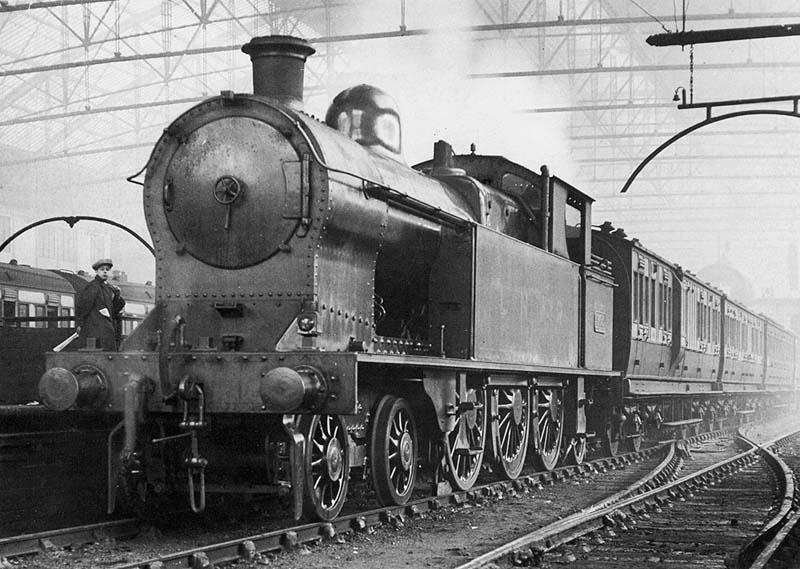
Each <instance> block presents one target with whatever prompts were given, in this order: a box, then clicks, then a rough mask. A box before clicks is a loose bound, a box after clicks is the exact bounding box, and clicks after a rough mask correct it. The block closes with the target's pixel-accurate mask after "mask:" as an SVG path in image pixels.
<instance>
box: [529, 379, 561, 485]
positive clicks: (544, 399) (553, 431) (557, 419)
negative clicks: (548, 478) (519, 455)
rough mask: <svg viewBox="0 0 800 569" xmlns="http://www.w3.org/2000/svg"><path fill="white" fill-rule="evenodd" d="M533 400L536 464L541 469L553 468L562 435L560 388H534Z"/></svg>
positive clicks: (559, 450)
mask: <svg viewBox="0 0 800 569" xmlns="http://www.w3.org/2000/svg"><path fill="white" fill-rule="evenodd" d="M534 401H535V405H536V410H537V414H536V416H535V417H534V421H533V425H534V427H535V437H536V438H535V441H536V455H535V456H534V459H535V462H536V466H537V467H538V468H539V469H541V470H553V469H554V468H555V467H556V464H557V463H558V455H559V453H560V452H561V438H562V437H563V435H564V400H563V394H562V391H561V390H560V389H536V390H534Z"/></svg>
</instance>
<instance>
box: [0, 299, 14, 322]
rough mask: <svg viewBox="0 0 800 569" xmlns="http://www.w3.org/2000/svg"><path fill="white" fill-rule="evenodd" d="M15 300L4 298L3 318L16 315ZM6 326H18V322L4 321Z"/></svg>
mask: <svg viewBox="0 0 800 569" xmlns="http://www.w3.org/2000/svg"><path fill="white" fill-rule="evenodd" d="M16 304H17V303H16V302H14V301H13V300H4V301H3V318H14V316H16V315H17V306H16ZM6 325H7V326H18V324H13V323H12V324H9V323H6Z"/></svg>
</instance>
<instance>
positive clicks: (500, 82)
mask: <svg viewBox="0 0 800 569" xmlns="http://www.w3.org/2000/svg"><path fill="white" fill-rule="evenodd" d="M462 4H463V5H456V6H451V5H448V6H446V8H447V10H446V11H445V10H443V11H442V12H440V13H438V14H437V13H436V12H435V8H434V5H432V6H430V7H427V6H426V10H425V11H424V12H425V13H426V15H427V16H428V20H426V22H424V23H419V25H420V27H422V28H430V27H431V26H434V25H437V24H438V25H441V26H445V25H446V28H445V27H441V28H440V29H439V31H437V32H435V33H432V34H430V35H422V36H413V37H409V38H397V39H391V40H365V41H363V42H359V43H358V44H347V45H343V46H341V49H342V50H344V51H343V53H342V55H340V56H339V57H340V58H342V59H343V60H344V61H343V67H346V68H347V73H335V72H333V73H331V75H330V76H329V86H328V89H329V91H330V92H331V93H332V94H335V93H338V92H339V91H341V90H343V89H345V88H347V87H350V86H352V85H354V84H359V83H369V84H372V85H375V86H377V87H380V88H381V89H383V90H384V91H386V92H387V93H389V94H390V95H392V96H393V97H394V99H395V100H396V102H397V104H398V106H399V108H400V113H401V118H402V123H403V149H404V150H403V154H404V156H405V158H406V160H407V162H408V163H409V164H415V163H417V162H421V161H423V160H428V159H430V158H431V157H432V152H433V144H434V143H435V142H436V141H437V140H440V139H442V140H446V141H447V142H449V143H450V144H451V145H452V146H453V148H454V150H455V152H456V153H468V152H469V149H470V144H472V143H474V144H475V145H476V147H477V152H478V153H479V154H500V155H504V156H506V157H507V158H509V159H511V160H514V161H516V162H519V163H521V164H523V165H524V166H526V167H529V168H531V169H532V170H536V171H538V169H539V167H540V166H541V165H542V164H548V166H550V168H551V170H552V171H554V172H555V173H556V174H558V175H560V176H561V177H564V178H567V179H568V178H569V176H570V175H571V174H573V173H574V172H577V168H575V167H574V165H573V164H572V162H571V159H570V152H569V142H568V139H567V136H566V130H567V122H566V120H567V117H566V116H565V115H560V114H548V115H544V114H539V115H537V114H521V113H519V112H518V111H519V109H523V108H531V107H535V106H551V105H555V104H556V103H559V104H563V103H564V100H565V98H567V96H566V94H565V93H563V92H561V90H560V88H559V85H558V84H557V83H556V82H555V81H552V80H548V79H541V78H517V79H476V78H470V75H472V74H476V73H493V72H503V71H519V70H522V69H529V68H530V65H531V64H530V54H529V53H526V52H525V51H526V50H527V49H528V48H529V46H527V45H526V44H525V41H523V40H520V39H517V38H516V37H515V36H514V35H508V37H507V40H506V41H504V42H498V41H497V39H496V34H493V37H492V38H491V40H489V38H487V36H486V35H485V34H483V33H478V32H474V33H465V32H464V31H463V29H458V28H463V27H466V26H469V25H471V24H472V23H473V21H472V20H473V19H475V16H476V15H475V13H474V10H473V9H474V8H475V7H474V6H471V5H470V4H466V3H462ZM361 16H362V17H363V18H369V17H370V15H369V14H365V13H361ZM395 21H396V20H395ZM409 26H411V23H409ZM372 27H373V29H374V27H375V22H372ZM317 113H319V114H320V115H322V114H324V110H323V109H317V110H315V114H317Z"/></svg>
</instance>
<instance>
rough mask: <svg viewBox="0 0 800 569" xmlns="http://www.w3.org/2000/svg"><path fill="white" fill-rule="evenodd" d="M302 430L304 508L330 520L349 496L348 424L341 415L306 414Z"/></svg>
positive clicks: (307, 511)
mask: <svg viewBox="0 0 800 569" xmlns="http://www.w3.org/2000/svg"><path fill="white" fill-rule="evenodd" d="M300 431H301V432H302V433H303V434H304V435H305V437H306V452H305V460H304V470H305V472H304V485H303V511H304V512H305V514H306V517H308V518H310V519H315V520H321V521H330V520H332V519H334V518H335V517H336V516H338V515H339V512H340V511H341V509H342V506H343V505H344V502H345V499H346V497H347V485H348V480H349V477H350V446H349V444H348V442H349V441H348V437H349V435H348V434H347V424H346V423H345V422H344V419H343V418H342V417H340V416H338V415H304V416H303V417H302V419H301V420H300Z"/></svg>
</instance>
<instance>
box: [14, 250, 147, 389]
mask: <svg viewBox="0 0 800 569" xmlns="http://www.w3.org/2000/svg"><path fill="white" fill-rule="evenodd" d="M88 279H89V277H88V276H87V275H86V274H84V273H75V272H72V271H65V270H55V269H54V270H45V269H39V268H34V267H29V266H26V265H19V264H16V263H0V297H1V298H2V318H0V404H2V405H14V404H21V403H32V402H35V401H37V400H38V399H39V393H38V389H37V385H38V382H39V378H40V377H41V376H42V373H43V372H44V371H45V364H44V354H45V352H47V351H50V350H52V349H53V348H54V347H55V346H57V345H58V344H60V343H62V342H63V341H64V340H66V339H67V338H68V337H69V336H70V335H71V334H72V333H73V332H74V331H75V320H74V317H75V298H76V295H77V291H78V290H80V289H81V288H82V287H84V286H86V283H87V281H88ZM111 282H112V283H113V284H117V285H119V286H120V288H121V289H122V295H123V297H124V298H126V300H127V304H126V307H125V311H124V312H123V313H122V326H123V329H122V335H123V337H125V336H127V335H129V334H130V332H131V331H132V330H133V329H134V328H135V327H136V325H137V324H138V323H139V322H141V320H142V319H143V318H144V316H145V315H146V314H147V313H148V312H149V311H150V310H151V308H152V307H153V306H154V298H153V286H152V285H150V284H140V283H131V282H128V281H127V279H126V278H125V277H124V276H123V277H122V279H120V275H119V273H117V274H115V275H113V276H112V281H111ZM67 349H71V348H70V347H67Z"/></svg>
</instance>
